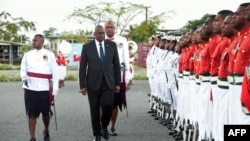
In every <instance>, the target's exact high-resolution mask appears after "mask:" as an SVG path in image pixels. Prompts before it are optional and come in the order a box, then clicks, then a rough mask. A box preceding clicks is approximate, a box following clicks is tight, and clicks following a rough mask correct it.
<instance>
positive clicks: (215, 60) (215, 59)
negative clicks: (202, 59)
mask: <svg viewBox="0 0 250 141" xmlns="http://www.w3.org/2000/svg"><path fill="white" fill-rule="evenodd" d="M228 40H229V39H228V38H227V37H222V40H221V42H220V43H219V44H218V45H217V46H216V49H215V51H214V53H213V55H212V56H211V69H210V75H211V76H217V75H218V71H219V67H220V59H221V55H222V53H223V51H224V50H225V48H226V47H228V45H229V41H228Z"/></svg>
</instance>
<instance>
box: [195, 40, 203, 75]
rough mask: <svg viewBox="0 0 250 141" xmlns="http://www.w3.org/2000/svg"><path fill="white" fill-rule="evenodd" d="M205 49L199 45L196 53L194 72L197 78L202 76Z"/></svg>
mask: <svg viewBox="0 0 250 141" xmlns="http://www.w3.org/2000/svg"><path fill="white" fill-rule="evenodd" d="M203 47H204V44H199V45H198V46H197V50H196V51H195V52H194V72H195V76H196V77H198V76H199V75H200V61H201V51H202V48H203Z"/></svg>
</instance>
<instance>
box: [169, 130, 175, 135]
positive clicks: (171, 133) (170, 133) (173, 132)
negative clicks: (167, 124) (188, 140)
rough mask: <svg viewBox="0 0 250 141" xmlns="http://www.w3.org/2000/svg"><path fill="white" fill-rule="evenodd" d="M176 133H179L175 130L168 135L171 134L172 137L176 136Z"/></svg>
mask: <svg viewBox="0 0 250 141" xmlns="http://www.w3.org/2000/svg"><path fill="white" fill-rule="evenodd" d="M176 133H177V131H176V130H173V131H171V132H169V133H168V134H169V135H170V136H172V135H174V134H176Z"/></svg>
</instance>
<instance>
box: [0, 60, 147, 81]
mask: <svg viewBox="0 0 250 141" xmlns="http://www.w3.org/2000/svg"><path fill="white" fill-rule="evenodd" d="M134 69H135V72H138V71H139V73H135V76H134V80H148V78H147V77H146V75H145V74H143V73H140V72H145V71H146V68H145V67H141V66H138V65H137V64H135V66H134ZM0 70H20V65H9V64H1V63H0ZM67 70H78V67H70V66H67ZM65 80H69V81H77V80H78V75H76V74H74V73H72V72H67V75H66V78H65ZM12 81H21V78H20V75H19V74H18V75H9V74H7V73H5V72H0V82H12Z"/></svg>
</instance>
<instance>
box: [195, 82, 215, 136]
mask: <svg viewBox="0 0 250 141" xmlns="http://www.w3.org/2000/svg"><path fill="white" fill-rule="evenodd" d="M210 92H211V84H210V82H201V86H200V92H199V95H200V98H201V100H200V106H199V113H200V117H199V123H198V124H199V131H200V132H199V140H201V139H209V137H210V134H211V132H212V126H211V125H212V101H210Z"/></svg>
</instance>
